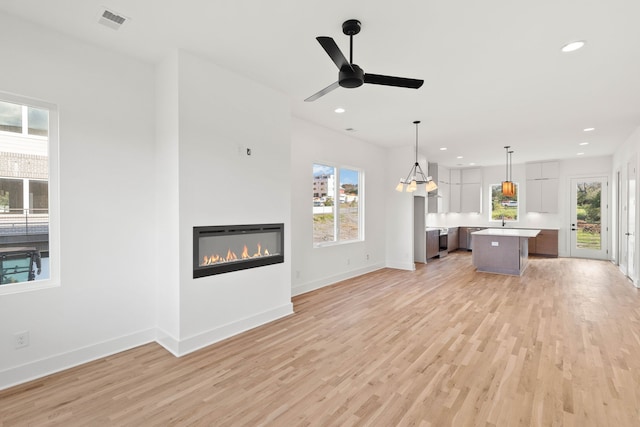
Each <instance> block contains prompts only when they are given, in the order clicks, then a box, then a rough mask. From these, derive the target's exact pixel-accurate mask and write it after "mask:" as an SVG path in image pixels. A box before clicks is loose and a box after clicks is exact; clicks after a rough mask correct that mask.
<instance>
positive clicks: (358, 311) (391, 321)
mask: <svg viewBox="0 0 640 427" xmlns="http://www.w3.org/2000/svg"><path fill="white" fill-rule="evenodd" d="M294 307H295V312H296V314H295V315H292V316H289V317H287V318H284V319H281V320H278V321H276V322H273V323H270V324H268V325H265V326H262V327H260V328H256V329H254V330H252V331H249V332H247V333H244V334H241V335H239V336H236V337H234V338H231V339H229V340H226V341H224V342H221V343H218V344H215V345H212V346H210V347H207V348H206V349H203V350H200V351H197V352H195V353H193V354H190V355H187V356H184V357H182V358H175V357H173V356H172V355H170V354H169V353H168V352H166V351H165V350H163V349H162V348H161V347H160V346H158V345H156V344H149V345H145V346H142V347H139V348H135V349H132V350H129V351H126V352H123V353H120V354H117V355H114V356H112V357H108V358H105V359H104V360H99V361H95V362H92V363H88V364H86V365H83V366H80V367H77V368H73V369H70V370H68V371H65V372H62V373H59V374H55V375H52V376H49V377H47V378H43V379H40V380H37V381H33V382H30V383H28V384H24V385H21V386H18V387H14V388H12V389H8V390H5V391H3V392H0V425H2V426H13V425H63V426H76V425H77V426H94V425H132V426H147V425H185V426H186V425H215V426H259V425H271V426H307V425H308V426H348V425H372V426H396V425H415V426H448V425H457V426H458V425H459V426H555V425H557V426H560V425H562V426H581V427H582V426H608V425H611V426H616V427H623V426H638V425H640V409H639V408H640V294H639V292H638V291H637V290H636V289H635V288H634V287H633V286H632V285H631V283H629V282H628V281H627V280H626V279H625V278H624V277H623V276H622V275H621V274H620V273H619V271H618V270H617V268H616V267H615V266H613V265H612V264H610V263H608V262H604V261H588V260H580V259H565V258H558V259H542V258H533V259H531V262H530V264H529V267H528V269H527V270H526V272H525V274H524V275H523V276H522V277H513V276H502V275H494V274H488V273H476V272H475V271H474V269H473V267H472V266H471V257H470V254H469V253H468V252H456V253H453V254H450V255H449V256H448V257H447V258H445V259H442V260H436V261H433V262H431V263H429V264H428V265H420V266H419V268H418V270H417V271H416V272H405V271H398V270H390V269H385V270H380V271H378V272H375V273H372V274H367V275H364V276H361V277H358V278H355V279H352V280H347V281H345V282H341V283H339V284H336V285H333V286H330V287H327V288H324V289H320V290H318V291H314V292H310V293H308V294H305V295H301V296H298V297H296V298H294Z"/></svg>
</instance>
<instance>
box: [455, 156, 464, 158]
mask: <svg viewBox="0 0 640 427" xmlns="http://www.w3.org/2000/svg"><path fill="white" fill-rule="evenodd" d="M463 158H464V157H462V156H458V157H456V159H463Z"/></svg>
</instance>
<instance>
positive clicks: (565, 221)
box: [427, 156, 613, 256]
mask: <svg viewBox="0 0 640 427" xmlns="http://www.w3.org/2000/svg"><path fill="white" fill-rule="evenodd" d="M559 163H560V178H559V180H558V183H559V188H558V201H559V202H558V213H556V214H542V213H535V212H527V211H526V209H527V206H526V196H525V195H526V191H527V179H526V173H525V170H526V167H525V165H524V164H514V165H513V170H512V171H513V181H514V182H516V183H517V184H518V191H519V202H518V203H519V205H520V215H519V216H520V218H519V220H518V222H517V223H509V226H510V227H522V228H549V229H558V253H559V255H560V256H569V249H570V248H569V242H570V235H569V233H570V222H571V220H570V214H571V212H570V184H571V178H574V177H584V176H607V177H608V178H609V181H610V182H611V179H612V169H611V168H612V159H611V157H609V156H606V157H587V158H580V159H569V160H560V161H559ZM504 173H505V172H504V166H490V167H485V168H482V180H483V181H482V183H483V185H482V208H483V211H482V212H481V213H479V214H476V213H465V214H461V213H447V214H427V226H433V227H438V226H449V227H454V226H478V227H496V226H501V224H500V222H496V221H490V219H489V216H490V211H489V209H490V203H491V202H490V200H491V190H490V186H491V185H492V184H499V183H500V182H502V181H503V180H504ZM609 200H611V191H610V192H609ZM609 204H610V205H611V203H609ZM611 212H613V211H611V210H610V215H609V216H608V222H607V225H609V226H610V225H611V216H612V215H611ZM609 244H610V239H609ZM609 252H610V253H611V248H610V250H609Z"/></svg>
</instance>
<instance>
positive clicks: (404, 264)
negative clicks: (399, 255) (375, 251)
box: [386, 261, 416, 271]
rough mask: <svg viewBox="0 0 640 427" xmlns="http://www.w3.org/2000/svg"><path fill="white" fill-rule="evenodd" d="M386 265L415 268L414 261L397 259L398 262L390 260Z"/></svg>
mask: <svg viewBox="0 0 640 427" xmlns="http://www.w3.org/2000/svg"><path fill="white" fill-rule="evenodd" d="M386 267H387V268H395V269H396V270H408V271H414V270H415V269H416V263H415V262H404V261H399V262H394V261H390V262H387V265H386Z"/></svg>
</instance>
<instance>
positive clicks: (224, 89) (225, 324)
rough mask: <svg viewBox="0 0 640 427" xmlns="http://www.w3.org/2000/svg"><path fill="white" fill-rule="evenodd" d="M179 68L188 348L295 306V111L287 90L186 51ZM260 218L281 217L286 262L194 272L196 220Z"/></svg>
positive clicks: (183, 327) (183, 311)
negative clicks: (292, 129)
mask: <svg viewBox="0 0 640 427" xmlns="http://www.w3.org/2000/svg"><path fill="white" fill-rule="evenodd" d="M178 76H179V77H178V78H179V82H178V96H179V112H178V114H179V144H178V145H179V147H178V150H179V194H180V198H179V246H180V261H179V262H180V273H179V275H180V337H179V338H180V348H179V353H180V354H185V353H188V352H190V351H193V350H196V349H198V348H200V347H203V346H206V345H209V344H211V343H213V342H216V341H219V340H221V339H224V338H227V337H229V336H231V335H234V334H237V333H240V332H242V331H245V330H247V329H250V328H253V327H255V326H259V325H261V324H264V323H266V322H269V321H272V320H275V319H277V318H279V317H282V316H286V315H288V314H291V313H292V312H293V308H292V304H291V275H290V270H291V252H292V250H291V235H292V232H291V228H290V225H291V205H290V200H291V192H290V188H291V186H290V180H291V166H290V157H291V152H290V150H291V134H290V126H291V111H290V107H289V100H288V99H287V98H286V97H285V96H284V95H282V94H280V93H278V92H276V91H275V90H272V89H269V88H267V87H265V86H262V85H260V84H258V83H256V82H254V81H252V80H249V79H247V78H244V77H242V76H240V75H238V74H235V73H232V72H230V71H228V70H225V69H223V68H221V67H219V66H217V65H216V64H214V63H212V62H210V61H208V60H206V59H204V58H201V57H198V56H196V55H194V54H191V53H188V52H185V51H180V52H179V60H178ZM247 149H250V155H249V154H248V153H247ZM262 223H284V226H285V242H284V246H285V248H284V250H285V262H284V263H281V264H274V265H268V266H264V267H259V268H252V269H248V270H241V271H235V272H231V273H225V274H218V275H214V276H208V277H202V278H198V279H194V278H193V241H192V240H193V227H194V226H208V225H242V224H262Z"/></svg>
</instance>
